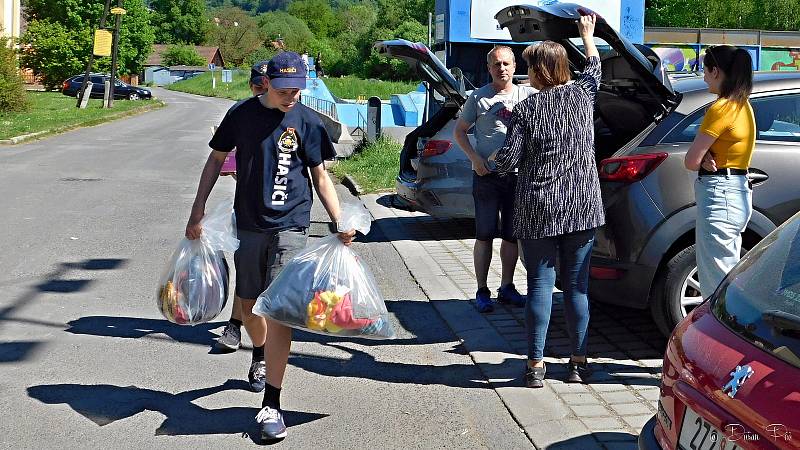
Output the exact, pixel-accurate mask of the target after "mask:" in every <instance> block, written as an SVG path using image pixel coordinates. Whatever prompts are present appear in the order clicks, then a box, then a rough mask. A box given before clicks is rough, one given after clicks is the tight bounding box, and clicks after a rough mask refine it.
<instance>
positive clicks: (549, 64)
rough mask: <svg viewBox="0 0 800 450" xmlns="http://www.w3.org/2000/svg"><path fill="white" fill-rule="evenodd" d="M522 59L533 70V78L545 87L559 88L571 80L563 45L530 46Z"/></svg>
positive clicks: (554, 43)
mask: <svg viewBox="0 0 800 450" xmlns="http://www.w3.org/2000/svg"><path fill="white" fill-rule="evenodd" d="M522 57H523V58H524V59H525V62H527V63H528V68H529V69H532V70H533V76H534V77H536V81H538V82H539V83H540V84H541V85H542V86H544V87H550V86H558V85H559V84H564V83H566V82H567V81H569V80H570V78H571V77H570V73H569V59H568V58H567V50H566V49H565V48H564V46H563V45H561V44H559V43H557V42H553V41H544V42H541V43H539V44H534V45H529V46H528V47H527V48H526V49H525V50H524V51H523V52H522Z"/></svg>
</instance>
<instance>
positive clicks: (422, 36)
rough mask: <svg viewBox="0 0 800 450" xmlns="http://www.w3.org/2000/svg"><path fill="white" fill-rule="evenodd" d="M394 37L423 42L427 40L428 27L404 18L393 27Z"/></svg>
mask: <svg viewBox="0 0 800 450" xmlns="http://www.w3.org/2000/svg"><path fill="white" fill-rule="evenodd" d="M394 37H395V38H397V39H405V40H407V41H411V42H422V43H425V42H426V41H427V40H428V28H427V27H426V26H425V25H422V24H421V23H419V22H417V21H416V20H406V21H405V22H403V23H401V24H400V25H398V26H397V28H395V30H394Z"/></svg>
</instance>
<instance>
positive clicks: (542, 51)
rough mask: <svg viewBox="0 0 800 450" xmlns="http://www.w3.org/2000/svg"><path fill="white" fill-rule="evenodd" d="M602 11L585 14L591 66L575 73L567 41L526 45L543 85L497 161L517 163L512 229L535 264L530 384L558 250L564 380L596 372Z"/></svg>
mask: <svg viewBox="0 0 800 450" xmlns="http://www.w3.org/2000/svg"><path fill="white" fill-rule="evenodd" d="M595 20H596V19H595V17H594V16H593V15H587V16H583V17H581V19H580V21H579V22H578V29H579V31H580V35H581V38H582V39H583V43H584V46H585V51H586V66H585V68H584V71H583V73H581V74H580V75H579V76H578V77H577V79H576V80H575V82H571V80H570V71H569V60H568V59H567V52H566V50H565V49H564V47H563V46H562V45H560V44H558V43H555V42H551V41H545V42H542V43H540V44H538V45H532V46H530V47H528V48H527V49H525V51H524V52H523V54H522V56H523V58H525V60H526V61H527V63H528V76H529V77H530V80H531V85H532V86H533V87H535V88H537V89H539V90H540V92H539V93H537V94H534V95H532V96H531V97H529V98H528V99H526V100H524V101H522V102H521V103H519V104H518V105H517V106H516V107H515V108H514V112H513V115H512V118H511V126H510V127H509V131H508V135H507V137H506V142H505V144H504V146H503V147H502V148H501V149H500V150H498V151H497V153H496V155H495V156H494V159H495V161H496V163H497V168H498V170H502V171H509V170H513V169H514V168H517V167H518V168H519V181H518V184H517V189H516V192H515V196H516V199H515V200H516V209H515V212H514V214H515V216H514V233H515V236H516V237H517V238H518V239H520V240H521V245H522V251H523V254H524V256H525V262H526V266H527V270H528V298H527V302H526V305H525V309H526V311H525V325H526V329H527V330H526V331H527V334H528V365H527V367H526V370H525V381H526V385H527V386H528V387H532V388H539V387H542V386H543V385H544V384H543V380H544V376H545V371H546V368H545V364H544V344H545V336H546V335H547V328H548V326H549V323H550V313H551V309H552V303H553V295H552V294H553V287H554V285H555V279H556V272H555V266H556V260H557V259H558V260H560V274H561V282H562V285H563V291H564V312H565V314H566V319H567V330H568V332H569V337H570V344H571V348H572V350H571V353H572V355H571V357H570V364H569V371H568V373H567V377H566V381H567V382H570V383H583V382H584V381H585V379H586V377H587V376H588V366H587V361H586V341H587V335H586V334H587V333H586V332H587V329H588V325H589V300H588V298H587V291H588V289H587V288H588V283H589V257H590V254H591V249H592V243H593V242H594V233H595V229H596V228H597V227H599V226H601V225H603V224H604V223H605V217H604V214H603V205H602V201H601V199H600V182H599V180H598V177H597V168H596V166H595V153H594V119H593V114H594V100H595V93H596V92H597V88H598V86H599V84H600V57H599V53H598V51H597V47H595V44H594V38H593V35H594V26H595Z"/></svg>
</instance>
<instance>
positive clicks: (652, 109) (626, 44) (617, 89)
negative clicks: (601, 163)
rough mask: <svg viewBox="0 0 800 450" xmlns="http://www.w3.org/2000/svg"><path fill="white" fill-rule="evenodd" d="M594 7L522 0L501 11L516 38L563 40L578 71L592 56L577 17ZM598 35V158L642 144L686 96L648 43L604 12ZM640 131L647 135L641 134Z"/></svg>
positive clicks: (502, 21) (500, 17) (501, 20)
mask: <svg viewBox="0 0 800 450" xmlns="http://www.w3.org/2000/svg"><path fill="white" fill-rule="evenodd" d="M587 14H593V11H591V10H589V9H587V8H584V7H582V6H579V5H576V4H573V3H554V4H552V5H545V6H531V5H518V6H510V7H507V8H503V9H502V10H500V12H498V13H497V15H495V18H496V19H497V21H498V22H499V24H500V26H502V27H504V28H508V30H509V32H510V33H511V37H512V39H514V41H516V42H532V41H543V40H551V41H555V42H558V43H560V44H562V45H563V46H564V47H565V48H566V50H567V54H568V56H569V59H570V66H571V68H572V70H573V71H575V72H579V71H581V70H583V67H584V65H585V62H586V56H585V55H584V53H583V51H582V49H581V48H580V47H579V46H578V45H576V44H575V42H574V41H573V39H576V38H580V35H579V33H578V27H577V22H578V20H579V19H580V17H581V16H582V15H587ZM594 35H595V38H599V39H601V40H603V41H605V42H604V43H603V42H598V47H599V48H600V61H601V66H602V79H601V82H600V89H599V91H598V93H597V101H596V105H595V142H596V149H597V158H598V159H602V158H606V157H608V156H610V155H611V154H613V153H615V152H616V151H618V150H620V149H621V148H623V147H626V146H629V145H635V144H637V143H638V142H639V141H640V140H641V138H643V137H644V136H645V135H646V134H647V133H646V132H648V131H649V130H650V129H651V128H652V127H654V126H655V125H656V124H657V123H658V122H659V121H660V120H661V119H663V118H664V117H666V115H667V114H668V113H669V112H670V111H672V109H673V108H674V107H675V106H676V105H677V104H678V102H679V100H680V96H679V94H676V93H675V92H674V91H673V90H672V86H671V85H670V82H669V78H667V75H666V73H665V71H664V69H663V67H662V65H661V60H660V59H659V57H658V56H657V55H656V54H655V53H654V52H653V51H652V50H650V49H648V48H647V47H644V46H636V45H634V44H632V43H631V42H630V41H628V40H627V39H625V38H624V37H622V36H620V35H619V34H618V33H617V32H616V31H615V30H614V29H613V28H611V26H609V25H608V23H606V21H605V19H603V18H602V17H600V16H598V17H597V23H596V25H595V33H594ZM637 137H641V138H640V139H637Z"/></svg>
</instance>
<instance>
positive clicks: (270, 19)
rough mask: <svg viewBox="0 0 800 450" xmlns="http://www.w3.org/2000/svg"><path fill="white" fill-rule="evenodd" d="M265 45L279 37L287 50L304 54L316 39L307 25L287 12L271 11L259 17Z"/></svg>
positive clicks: (259, 25)
mask: <svg viewBox="0 0 800 450" xmlns="http://www.w3.org/2000/svg"><path fill="white" fill-rule="evenodd" d="M258 27H259V28H260V29H261V33H262V36H263V37H264V43H265V44H266V45H267V46H268V45H269V43H270V42H271V41H274V40H276V39H277V38H278V37H281V38H282V39H283V42H284V44H285V45H286V49H287V50H292V51H296V52H298V53H302V52H303V51H304V50H307V48H308V44H309V43H310V42H311V40H312V39H314V34H313V33H311V30H309V29H308V26H306V23H305V22H303V21H302V20H300V19H298V18H297V17H295V16H293V15H291V14H289V13H287V12H286V11H271V12H268V13H264V14H261V15H260V16H258Z"/></svg>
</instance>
